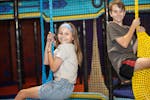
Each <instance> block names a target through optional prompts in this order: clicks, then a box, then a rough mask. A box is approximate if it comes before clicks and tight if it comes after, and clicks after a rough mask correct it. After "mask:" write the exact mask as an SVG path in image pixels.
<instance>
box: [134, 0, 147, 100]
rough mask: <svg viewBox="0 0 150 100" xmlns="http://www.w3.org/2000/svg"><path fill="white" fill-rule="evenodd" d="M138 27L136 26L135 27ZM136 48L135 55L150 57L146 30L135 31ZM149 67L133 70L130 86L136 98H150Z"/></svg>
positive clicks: (136, 10)
mask: <svg viewBox="0 0 150 100" xmlns="http://www.w3.org/2000/svg"><path fill="white" fill-rule="evenodd" d="M134 2H135V18H138V17H139V5H138V0H135V1H134ZM137 28H138V27H137ZM137 39H138V49H137V56H138V57H145V58H150V36H148V34H147V33H146V32H137ZM149 78H150V69H144V70H139V71H136V72H134V76H133V78H132V88H133V93H134V96H135V99H136V100H149V99H150V84H149V83H150V80H149Z"/></svg>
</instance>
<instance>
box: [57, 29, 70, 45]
mask: <svg viewBox="0 0 150 100" xmlns="http://www.w3.org/2000/svg"><path fill="white" fill-rule="evenodd" d="M58 40H59V42H60V43H72V41H73V36H72V32H71V31H70V30H69V29H68V28H66V27H61V28H60V29H59V32H58Z"/></svg>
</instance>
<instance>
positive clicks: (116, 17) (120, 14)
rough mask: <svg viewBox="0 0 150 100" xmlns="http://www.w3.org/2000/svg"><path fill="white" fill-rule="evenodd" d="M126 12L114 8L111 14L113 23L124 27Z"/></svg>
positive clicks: (116, 7)
mask: <svg viewBox="0 0 150 100" xmlns="http://www.w3.org/2000/svg"><path fill="white" fill-rule="evenodd" d="M125 13H126V12H125V11H124V10H122V9H121V8H119V7H118V6H117V5H113V6H112V11H111V12H110V16H111V17H112V18H113V22H115V23H118V24H119V25H122V21H123V18H124V16H125Z"/></svg>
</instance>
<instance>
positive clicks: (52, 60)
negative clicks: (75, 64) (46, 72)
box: [48, 47, 63, 72]
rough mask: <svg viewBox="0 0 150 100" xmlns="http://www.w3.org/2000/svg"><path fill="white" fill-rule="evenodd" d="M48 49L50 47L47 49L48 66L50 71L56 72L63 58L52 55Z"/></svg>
mask: <svg viewBox="0 0 150 100" xmlns="http://www.w3.org/2000/svg"><path fill="white" fill-rule="evenodd" d="M50 49H51V47H50V48H49V50H48V60H49V66H50V69H51V70H52V72H56V71H57V70H58V69H59V67H60V65H61V64H62V62H63V60H62V59H61V58H59V57H56V56H53V55H52V52H51V50H50Z"/></svg>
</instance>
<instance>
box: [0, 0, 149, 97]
mask: <svg viewBox="0 0 150 100" xmlns="http://www.w3.org/2000/svg"><path fill="white" fill-rule="evenodd" d="M110 1H111V0H86V1H85V0H75V1H74V0H13V1H12V0H0V22H1V21H11V20H14V22H15V23H14V24H15V35H16V49H17V56H16V60H17V76H18V83H19V84H18V89H21V88H23V79H22V77H23V76H22V71H21V70H22V69H21V65H22V60H21V59H22V56H21V55H22V54H21V53H22V50H21V49H20V48H21V45H22V43H21V37H22V36H21V33H20V30H21V29H20V26H19V25H20V20H23V19H29V20H30V19H38V20H40V21H39V26H40V40H41V41H40V42H41V48H40V49H41V60H42V62H43V56H44V48H45V36H46V34H47V33H46V32H47V30H48V31H51V32H55V31H56V29H57V27H58V25H59V23H61V22H65V21H66V22H67V21H72V22H75V21H81V22H79V24H80V25H79V24H78V23H77V25H79V26H78V27H77V29H78V31H80V33H82V34H81V37H82V44H83V45H82V46H83V55H84V61H83V69H82V71H83V73H84V74H83V78H82V79H83V84H84V92H74V93H73V94H72V95H71V97H70V99H73V100H79V99H82V100H88V99H89V100H113V99H114V97H119V98H126V100H127V99H128V98H130V99H134V98H135V99H137V100H142V99H141V98H148V99H149V98H150V95H149V93H150V89H149V88H148V87H150V86H149V81H148V80H149V77H150V75H149V72H150V71H148V70H144V71H142V72H137V73H135V75H134V77H133V79H132V85H131V84H130V85H126V86H127V88H128V89H127V90H126V89H125V88H126V86H125V88H124V86H123V89H122V90H121V88H120V87H122V86H120V87H119V88H118V87H117V86H116V88H114V87H113V84H114V81H112V80H113V79H112V72H111V70H112V69H111V66H108V64H107V63H108V62H107V58H105V57H104V56H105V53H106V49H105V46H106V43H105V39H106V37H105V35H106V31H107V30H106V29H105V27H106V26H105V25H106V22H107V21H108V20H109V16H108V4H109V2H110ZM122 1H123V2H124V3H125V5H126V9H127V13H129V14H130V13H132V14H133V15H134V12H135V14H136V17H138V16H139V15H140V16H142V14H139V11H140V12H146V13H148V14H149V13H150V12H149V11H150V0H139V1H136V0H135V1H134V0H132V1H131V0H122ZM137 2H138V3H137ZM135 3H136V4H135ZM135 7H138V8H135ZM137 14H139V15H137ZM88 20H89V21H88ZM36 24H37V23H35V24H34V25H35V27H36ZM89 24H91V25H89ZM46 26H48V27H46ZM46 28H48V29H46ZM88 28H90V29H88ZM34 32H35V33H37V30H36V29H35V31H34ZM148 32H149V33H150V30H149V31H148ZM141 34H142V35H141ZM36 35H37V34H36ZM36 35H35V38H34V39H35V43H36V42H37V37H36ZM137 35H138V39H139V41H140V44H139V48H138V56H139V57H150V52H149V49H150V46H149V45H150V37H149V35H148V34H143V33H137ZM87 36H89V37H91V38H90V39H91V41H90V39H89V40H88V38H89V37H87ZM141 36H142V37H141ZM143 40H144V41H143ZM89 41H90V42H92V43H91V46H90V47H91V48H92V49H91V51H92V53H88V49H87V45H88V43H90V42H89ZM143 43H144V44H145V45H144V44H143ZM145 47H147V48H145ZM36 48H37V46H35V49H36ZM53 49H54V48H52V50H53ZM143 49H144V50H143ZM143 51H147V52H143ZM104 52H105V53H104ZM36 53H37V51H36ZM88 54H89V55H91V60H88V59H87V58H88V57H89V56H88ZM35 55H37V54H35ZM106 55H107V54H106ZM36 58H37V57H36ZM89 61H91V64H89V63H88V62H89ZM40 68H41V72H42V84H44V83H45V82H47V81H51V80H52V77H53V73H52V72H51V71H50V70H49V72H48V74H47V72H46V70H47V69H46V67H45V65H44V64H43V63H41V67H40ZM38 70H39V69H38ZM89 70H90V71H89ZM36 76H37V80H39V79H38V78H39V77H40V76H39V75H38V73H37V74H36ZM142 80H143V81H142ZM145 80H146V81H145ZM141 84H143V85H142V86H143V87H141ZM132 88H133V91H132ZM120 90H121V91H120ZM141 91H142V92H141ZM143 91H145V92H143ZM122 94H124V95H122ZM143 95H144V96H143ZM70 99H69V100H70ZM143 100H145V99H143Z"/></svg>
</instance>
